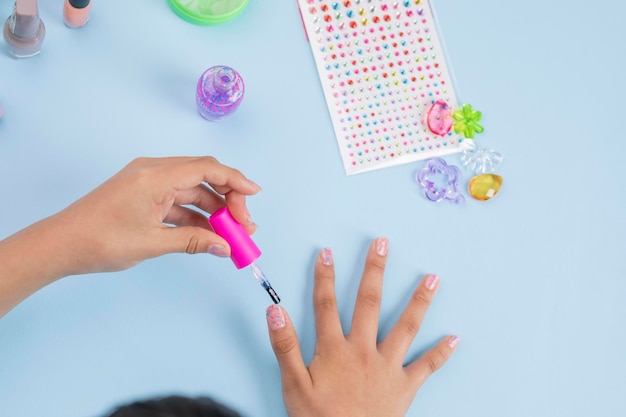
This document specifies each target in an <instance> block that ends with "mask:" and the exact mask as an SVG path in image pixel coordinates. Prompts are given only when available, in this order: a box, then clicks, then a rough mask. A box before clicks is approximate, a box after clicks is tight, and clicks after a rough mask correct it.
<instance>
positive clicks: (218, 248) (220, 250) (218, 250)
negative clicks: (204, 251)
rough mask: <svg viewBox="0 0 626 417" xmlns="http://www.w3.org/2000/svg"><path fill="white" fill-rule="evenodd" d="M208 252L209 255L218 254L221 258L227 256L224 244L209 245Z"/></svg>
mask: <svg viewBox="0 0 626 417" xmlns="http://www.w3.org/2000/svg"><path fill="white" fill-rule="evenodd" d="M208 252H209V253H210V254H211V255H215V256H219V257H221V258H225V257H227V256H228V252H227V251H226V246H224V245H210V246H209V250H208Z"/></svg>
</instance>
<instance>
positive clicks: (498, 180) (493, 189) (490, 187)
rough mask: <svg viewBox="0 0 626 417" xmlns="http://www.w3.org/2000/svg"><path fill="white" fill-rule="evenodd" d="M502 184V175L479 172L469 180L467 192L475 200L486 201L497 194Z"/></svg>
mask: <svg viewBox="0 0 626 417" xmlns="http://www.w3.org/2000/svg"><path fill="white" fill-rule="evenodd" d="M501 186H502V177H501V176H499V175H496V174H481V175H477V176H475V177H474V178H472V179H471V180H470V182H469V193H470V195H471V196H472V197H474V198H475V199H476V200H480V201H486V200H489V199H490V198H491V197H493V196H495V195H496V194H498V191H500V187H501Z"/></svg>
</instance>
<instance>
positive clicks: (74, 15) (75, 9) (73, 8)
mask: <svg viewBox="0 0 626 417" xmlns="http://www.w3.org/2000/svg"><path fill="white" fill-rule="evenodd" d="M90 15H91V0H65V6H63V20H64V21H65V24H66V25H67V26H69V27H71V28H72V29H78V28H81V27H83V26H85V25H86V24H87V22H88V21H89V16H90Z"/></svg>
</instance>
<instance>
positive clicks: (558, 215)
mask: <svg viewBox="0 0 626 417" xmlns="http://www.w3.org/2000/svg"><path fill="white" fill-rule="evenodd" d="M11 6H12V2H10V1H9V0H3V1H1V2H0V11H1V13H0V14H2V15H3V16H4V15H7V16H8V14H9V12H10V9H11ZM434 6H435V10H436V12H437V14H438V17H439V21H440V26H441V31H442V34H443V37H444V39H445V42H446V47H447V52H448V55H449V56H450V59H451V62H450V64H451V65H452V67H453V69H454V72H455V75H456V83H457V89H458V90H457V91H458V96H459V100H460V101H461V102H468V103H471V104H472V105H473V106H474V107H475V108H478V109H480V110H482V112H483V114H484V126H485V128H486V131H485V133H483V134H482V135H481V136H480V138H479V139H480V140H481V144H483V145H485V146H490V147H493V148H495V149H497V150H498V151H500V152H501V153H502V154H503V155H504V157H505V160H504V162H503V164H502V165H501V167H500V168H499V169H498V173H499V174H500V175H502V176H503V177H504V187H503V189H502V191H501V192H500V194H498V195H497V196H496V197H495V198H494V199H493V200H491V201H488V202H478V201H476V200H473V199H471V198H469V197H468V196H467V195H466V197H467V202H466V204H465V205H463V206H456V205H453V204H450V203H448V202H441V203H438V204H435V203H431V202H429V201H427V200H426V199H425V198H424V196H423V195H422V194H421V191H420V189H419V188H418V186H417V185H416V183H415V181H414V179H413V177H414V174H415V172H416V171H417V170H418V169H419V168H420V167H421V166H423V163H421V162H418V163H411V164H406V165H401V166H397V167H393V168H387V169H383V170H379V171H373V172H369V173H364V174H358V175H354V176H346V175H344V172H343V167H342V165H341V159H340V156H339V152H338V148H337V143H336V141H335V138H334V135H333V131H332V126H331V123H330V119H329V117H328V113H327V110H326V106H325V103H324V99H323V95H322V91H321V88H320V84H319V81H318V78H317V74H316V70H315V67H314V64H313V59H312V55H311V51H310V50H309V46H308V45H307V43H306V40H305V37H304V35H303V31H302V27H301V22H300V18H299V16H298V11H297V8H296V4H295V1H292V0H290V1H283V0H281V1H269V0H268V1H260V0H251V2H250V4H249V6H248V8H247V9H246V10H245V12H244V13H243V14H242V15H241V16H239V17H238V18H237V19H236V20H233V21H232V22H230V23H228V24H225V25H222V26H217V27H200V26H194V25H191V24H189V23H186V22H184V21H182V20H181V19H179V18H178V17H177V16H176V15H174V13H172V11H171V10H170V9H169V8H168V6H167V5H166V2H165V1H154V0H151V1H149V0H142V1H139V0H137V1H121V0H109V1H106V2H105V1H102V2H99V1H98V2H96V4H94V6H93V13H92V19H91V21H90V22H89V24H88V25H87V26H86V27H84V28H82V29H79V30H70V29H68V28H66V27H65V26H64V25H63V23H62V1H54V2H53V1H48V0H42V1H41V2H40V12H41V16H42V19H43V20H44V22H45V24H46V28H47V38H46V41H45V44H44V50H43V52H42V54H41V55H40V56H39V57H36V58H32V59H27V60H22V61H16V60H13V59H12V58H10V57H9V56H8V52H7V50H6V45H5V44H4V43H2V44H1V48H0V49H1V50H0V52H1V54H0V102H2V104H3V106H4V109H5V117H4V119H3V120H2V121H0V178H1V180H0V195H2V207H1V208H0V217H1V218H2V221H1V222H0V237H5V236H8V235H9V234H11V233H13V232H15V231H17V230H19V229H20V228H22V227H24V226H26V225H28V224H30V223H32V222H34V221H36V220H38V219H40V218H42V217H45V216H47V215H49V214H51V213H54V212H55V211H57V210H60V209H62V208H63V207H65V206H66V205H68V204H69V203H70V202H72V201H74V200H75V199H77V198H78V197H80V196H81V195H83V194H85V193H87V192H89V191H90V190H91V189H93V188H94V187H95V186H97V185H98V184H100V183H101V182H102V181H104V180H105V179H107V178H108V177H109V176H111V175H112V174H114V173H115V172H117V171H118V170H119V169H120V168H122V167H123V166H124V165H125V164H126V163H127V162H129V161H130V160H131V159H133V158H135V157H137V156H170V155H204V154H209V155H214V156H216V157H218V158H219V159H220V160H221V161H222V162H224V163H226V164H229V165H232V166H235V167H237V168H239V169H241V170H242V171H243V172H244V173H245V174H247V175H248V176H249V177H250V178H252V179H253V180H254V181H256V182H257V183H259V184H261V185H262V187H263V192H262V193H260V194H259V195H258V196H257V197H254V198H252V199H250V200H249V206H250V209H251V211H252V214H253V218H254V220H255V221H256V222H257V223H258V224H259V225H260V228H259V230H258V232H257V233H256V234H255V240H256V242H257V243H258V244H259V246H260V247H261V249H262V250H263V252H264V254H263V256H262V258H261V259H260V261H259V264H260V265H261V266H262V267H263V269H264V270H265V272H266V273H267V274H268V276H269V278H270V280H271V281H272V283H273V284H274V286H275V288H276V289H277V290H278V292H279V293H280V295H281V296H282V298H283V300H284V306H285V308H287V309H288V311H289V312H290V314H291V316H292V318H293V320H294V322H295V324H296V326H297V329H298V332H299V335H300V338H301V342H302V344H303V350H304V354H305V356H306V357H307V358H310V357H311V355H312V350H313V343H314V331H313V315H312V307H311V301H310V300H311V291H312V266H313V262H314V259H315V256H316V254H317V251H318V250H319V249H320V248H322V247H323V246H329V247H331V248H332V249H333V251H334V253H335V258H336V259H335V260H336V269H337V274H338V280H337V293H338V296H339V305H340V311H341V314H342V318H343V320H344V322H345V323H349V319H350V316H351V311H352V305H353V302H354V294H355V290H356V286H357V284H358V279H359V277H360V272H361V266H362V261H363V258H364V254H365V251H366V248H367V246H368V245H369V243H370V241H371V239H373V238H375V237H376V236H381V235H384V236H387V237H389V238H390V240H391V252H390V258H389V263H388V271H387V275H386V284H385V289H384V290H385V294H384V304H383V311H382V320H381V325H382V332H383V333H384V332H386V331H387V330H388V329H389V328H390V326H391V324H392V323H393V322H394V321H395V319H396V318H397V316H398V314H399V312H400V310H401V307H402V306H403V305H404V303H405V302H406V301H407V294H408V292H409V291H410V290H411V289H412V288H413V286H414V285H415V284H416V282H418V279H419V278H420V277H421V276H422V274H424V273H426V272H436V273H438V274H439V275H440V277H441V279H442V283H441V290H440V293H439V295H438V297H437V299H436V302H435V303H434V305H433V306H432V308H431V310H430V311H429V314H428V317H427V321H426V323H425V326H424V328H423V330H422V332H421V334H420V335H419V337H418V339H417V340H416V342H415V344H414V346H413V349H412V351H411V355H413V356H415V355H417V354H418V353H419V352H421V351H423V350H424V349H425V348H427V347H429V346H431V344H432V343H433V342H434V341H435V340H437V339H438V338H439V337H442V336H443V335H445V334H448V333H458V334H460V335H461V338H462V341H461V344H460V347H459V349H458V351H457V353H456V355H455V356H454V357H453V358H452V360H451V361H450V362H449V363H448V364H447V365H446V366H445V367H444V369H442V370H441V371H440V372H439V373H438V374H437V375H435V376H434V377H433V378H432V379H431V380H429V381H428V382H427V384H426V385H425V386H424V387H423V389H422V390H421V391H420V393H419V394H418V396H417V398H416V401H415V402H414V404H413V407H412V408H411V410H410V413H409V415H410V416H418V415H419V416H460V415H466V416H485V417H487V416H489V417H500V416H507V417H515V416H532V417H539V416H546V417H547V416H556V415H560V416H574V417H587V416H592V415H594V416H618V415H624V414H626V395H625V394H626V376H625V375H626V360H625V352H626V349H625V347H624V345H625V344H626V336H624V328H625V327H624V325H625V321H626V303H625V302H624V298H625V296H626V266H625V263H624V256H625V254H626V186H625V185H624V183H625V182H624V175H625V173H626V171H625V168H624V163H623V160H624V158H625V157H626V140H625V139H624V138H623V136H624V132H623V131H622V129H621V127H622V123H621V122H622V121H623V120H624V114H623V100H624V97H625V93H626V88H625V84H626V82H625V81H624V79H625V78H624V58H623V55H624V52H625V49H624V41H625V40H626V29H625V27H626V26H624V24H623V16H624V15H625V14H626V6H624V4H622V3H618V2H597V3H595V4H592V3H590V2H585V1H580V0H574V1H564V0H557V1H552V2H544V3H542V4H539V3H536V4H535V3H520V2H503V1H495V0H477V1H472V2H458V1H446V0H438V1H435V2H434ZM215 64H227V65H231V66H232V67H234V68H236V69H238V70H239V71H240V72H241V73H242V74H243V76H244V79H245V81H246V85H247V88H248V89H247V96H246V98H245V100H244V103H243V105H242V106H241V107H240V109H239V110H238V111H237V113H236V114H235V115H234V116H233V117H232V118H230V119H228V120H227V121H224V122H222V123H218V124H211V123H209V122H206V121H205V120H203V119H201V118H200V117H199V116H198V114H197V112H196V109H195V103H194V98H193V94H194V88H195V83H196V81H197V79H198V77H199V76H200V74H201V73H202V71H204V70H205V69H206V68H208V67H209V66H212V65H215ZM446 160H447V161H448V162H449V163H452V164H460V162H459V158H458V155H453V156H450V157H446ZM469 177H470V176H469V174H468V173H467V172H466V171H464V184H465V183H466V182H467V180H468V179H469ZM29 256H33V257H35V256H37V254H36V253H33V254H31V255H29ZM268 303H269V299H268V298H267V296H266V294H265V293H264V292H263V291H262V290H261V289H260V288H259V287H258V286H257V285H256V284H255V282H254V280H253V278H252V277H251V276H250V274H249V273H248V271H246V270H242V271H238V270H236V269H235V268H234V267H233V266H232V264H231V263H230V261H228V260H222V259H217V258H214V257H212V256H209V255H206V256H203V255H198V256H188V255H182V254H180V255H169V256H165V257H163V258H159V259H154V260H150V261H148V262H145V263H143V264H141V265H139V266H137V267H135V268H133V269H131V270H128V271H125V272H121V273H115V274H98V275H93V276H81V277H70V278H67V279H65V280H62V281H60V282H58V283H55V284H54V285H51V286H49V287H47V288H45V289H44V290H42V291H40V292H39V293H37V294H35V295H34V296H32V297H31V298H29V299H28V300H27V301H25V302H24V303H22V304H21V305H19V306H18V307H17V308H16V309H15V310H13V311H12V312H11V313H9V314H8V315H7V316H5V317H4V318H3V319H2V320H0V415H2V416H3V417H4V416H7V417H9V416H10V417H34V416H44V415H45V416H47V417H57V416H58V417H61V416H63V417H95V416H100V415H102V414H103V413H104V412H105V411H107V410H109V409H110V407H111V406H113V405H114V404H118V403H121V402H126V401H130V400H133V399H138V398H144V397H150V396H154V395H159V394H169V393H180V394H188V395H196V394H207V395H211V396H214V397H215V398H217V399H219V400H222V401H225V402H226V403H228V404H231V405H233V406H235V407H236V408H238V409H239V410H241V411H242V412H243V413H244V414H245V415H246V416H258V417H263V416H265V417H276V416H282V415H285V414H284V409H283V405H282V401H281V394H280V380H279V374H278V369H277V366H276V364H275V361H274V358H273V355H272V352H271V349H270V346H269V343H268V340H267V334H266V324H265V317H264V316H265V311H264V310H265V307H266V306H267V305H268Z"/></svg>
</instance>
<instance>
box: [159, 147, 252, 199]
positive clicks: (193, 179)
mask: <svg viewBox="0 0 626 417" xmlns="http://www.w3.org/2000/svg"><path fill="white" fill-rule="evenodd" d="M162 162H163V164H164V165H165V173H166V174H167V176H168V178H170V179H172V180H173V184H172V185H173V186H174V188H175V189H177V190H187V189H189V188H193V187H195V186H197V185H198V184H201V183H203V182H205V183H207V184H209V185H210V186H211V187H212V188H213V189H214V190H215V191H216V192H218V193H219V194H222V195H226V194H227V193H229V192H231V191H236V192H238V193H240V194H243V195H253V194H256V193H257V192H259V191H260V190H261V188H260V187H259V186H258V185H257V184H255V183H254V182H253V181H250V180H249V179H248V178H246V176H245V175H243V174H242V173H241V172H240V171H239V170H237V169H234V168H231V167H229V166H226V165H223V164H221V163H220V162H219V161H218V160H217V159H215V158H214V157H212V156H201V157H171V158H163V159H162Z"/></svg>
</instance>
